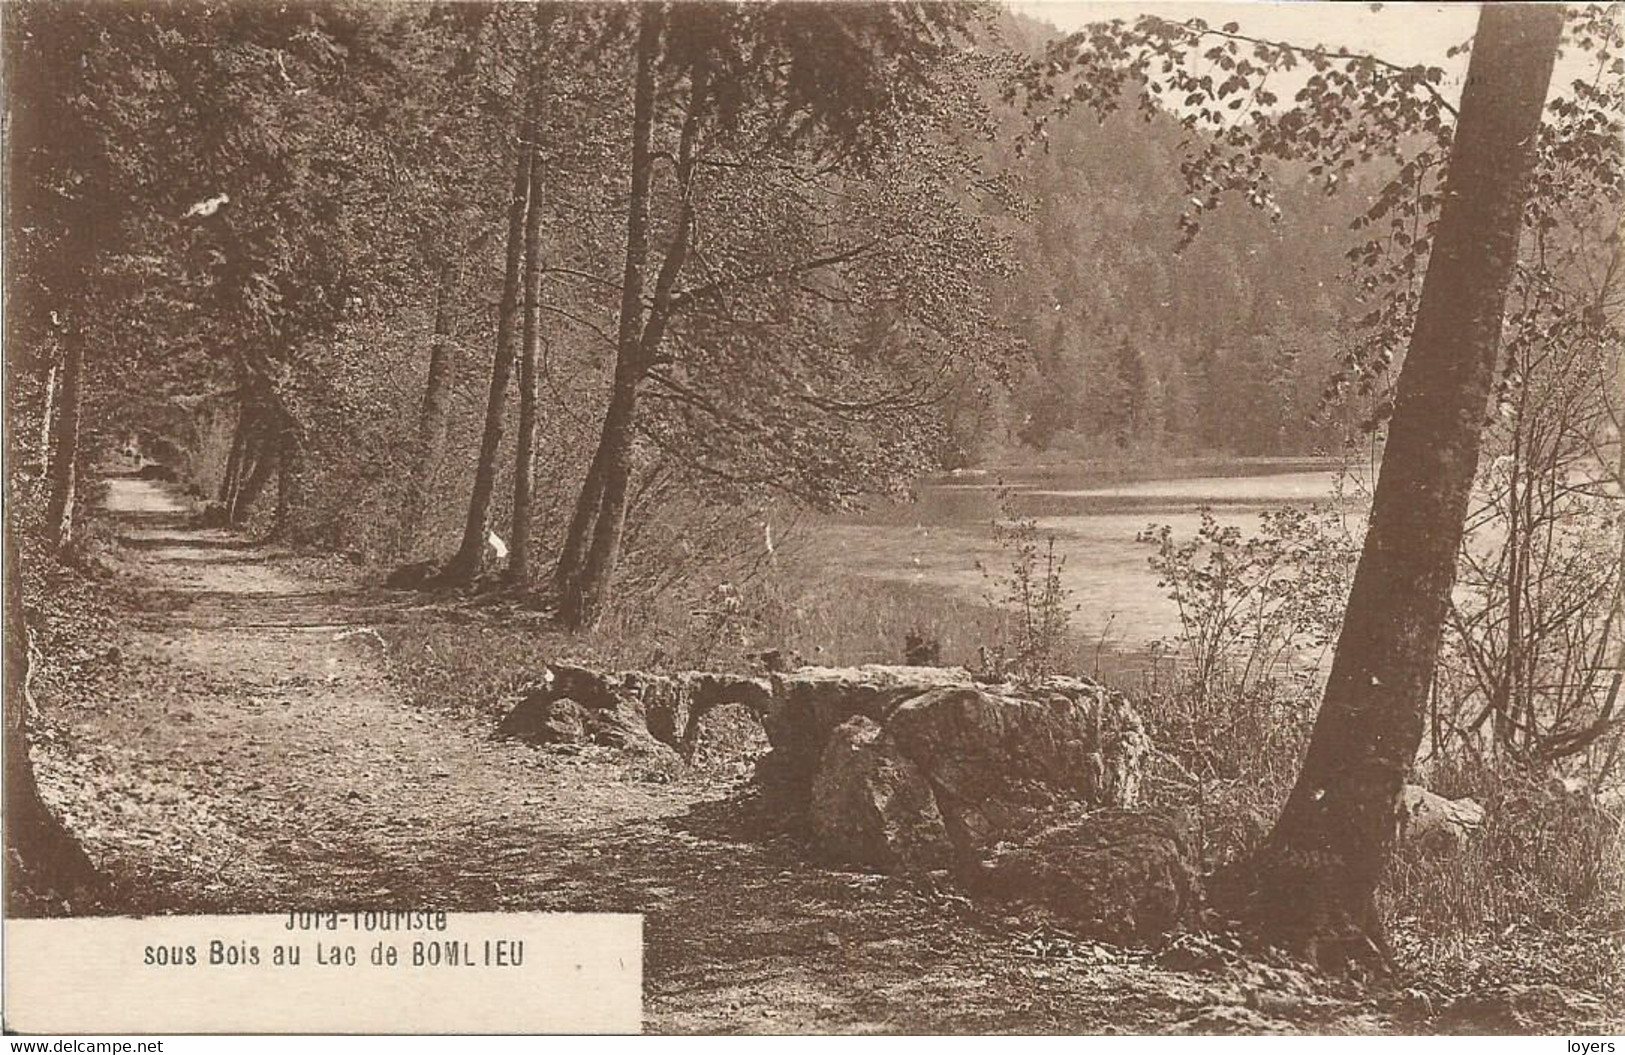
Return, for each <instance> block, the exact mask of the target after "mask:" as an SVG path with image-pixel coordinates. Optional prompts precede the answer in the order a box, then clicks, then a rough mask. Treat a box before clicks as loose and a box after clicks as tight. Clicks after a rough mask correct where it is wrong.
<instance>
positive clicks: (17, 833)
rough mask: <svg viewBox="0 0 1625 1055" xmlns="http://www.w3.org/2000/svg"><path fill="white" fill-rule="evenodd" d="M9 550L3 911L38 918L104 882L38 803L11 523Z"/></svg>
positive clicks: (7, 532)
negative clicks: (45, 908)
mask: <svg viewBox="0 0 1625 1055" xmlns="http://www.w3.org/2000/svg"><path fill="white" fill-rule="evenodd" d="M5 547H6V554H5V563H6V574H5V580H6V582H5V605H6V630H5V635H6V688H5V695H6V702H5V721H6V734H5V746H6V750H5V765H6V778H5V794H6V823H5V849H6V866H7V867H6V870H5V878H6V890H5V911H6V915H8V916H16V915H31V914H34V913H36V912H38V911H39V909H40V908H41V907H42V906H44V905H52V906H53V907H58V908H59V907H60V905H61V902H62V900H63V899H64V898H65V897H67V898H76V897H78V896H79V895H80V894H81V893H88V892H91V891H93V890H94V889H95V888H96V887H98V886H99V885H100V877H99V876H98V874H97V872H96V868H95V866H94V865H93V864H91V862H90V858H89V857H87V856H86V855H85V851H84V849H83V848H82V847H80V845H79V843H78V841H77V840H75V839H74V837H73V836H72V835H71V834H69V832H68V830H67V829H66V828H64V827H63V826H62V822H61V821H60V820H58V819H57V818H56V816H55V815H54V814H52V813H51V811H50V809H49V808H48V807H47V806H46V805H45V802H44V801H43V800H42V799H41V798H40V794H39V785H38V783H37V782H36V781H35V778H34V762H33V759H32V758H31V757H30V756H29V753H28V747H29V729H28V719H29V715H28V711H29V700H28V690H27V685H28V675H29V662H30V656H29V648H28V625H27V623H26V621H25V620H24V617H23V596H22V578H21V575H20V574H19V567H18V555H17V545H16V541H15V540H14V538H13V536H12V531H11V520H10V518H9V517H8V518H7V520H6V526H5Z"/></svg>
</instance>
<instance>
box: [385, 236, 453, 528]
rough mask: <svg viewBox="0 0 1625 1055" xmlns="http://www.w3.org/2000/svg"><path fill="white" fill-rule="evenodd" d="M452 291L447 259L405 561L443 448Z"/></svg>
mask: <svg viewBox="0 0 1625 1055" xmlns="http://www.w3.org/2000/svg"><path fill="white" fill-rule="evenodd" d="M456 291H457V261H456V260H455V259H452V258H448V259H447V260H446V261H445V262H444V263H442V264H441V266H440V272H439V276H438V279H437V281H436V283H435V297H434V335H433V336H432V337H431V338H430V343H429V378H428V381H427V382H426V383H425V385H424V388H423V405H422V407H421V408H420V409H419V411H418V427H417V432H416V434H415V435H414V437H413V444H412V464H411V470H410V471H411V477H410V479H409V480H408V481H407V485H406V498H405V500H404V501H403V502H402V503H401V521H400V524H399V527H398V531H399V542H398V544H397V548H398V549H399V550H400V551H401V553H402V554H403V555H405V556H407V557H410V556H411V555H412V553H413V551H414V550H416V549H417V546H418V540H419V535H420V533H421V532H422V530H423V521H424V518H425V516H426V515H427V512H428V505H429V492H430V489H431V488H432V487H433V486H434V474H435V467H436V466H437V465H438V464H439V462H440V451H441V448H443V447H444V446H445V445H446V424H447V418H448V416H449V415H448V409H449V398H450V395H451V363H452V354H451V352H452V348H451V305H452V300H453V298H454V297H455V295H456Z"/></svg>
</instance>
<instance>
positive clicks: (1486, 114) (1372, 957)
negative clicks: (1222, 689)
mask: <svg viewBox="0 0 1625 1055" xmlns="http://www.w3.org/2000/svg"><path fill="white" fill-rule="evenodd" d="M1562 24H1563V10H1562V8H1561V7H1558V6H1556V5H1537V4H1528V5H1524V4H1488V5H1485V6H1484V8H1483V11H1482V14H1481V15H1480V16H1479V25H1478V34H1477V37H1476V38H1475V40H1474V43H1473V51H1472V61H1471V65H1470V66H1469V68H1468V73H1467V83H1466V88H1465V90H1464V91H1463V94H1462V102H1461V113H1460V119H1459V122H1458V124H1457V128H1456V138H1455V145H1454V147H1453V148H1452V151H1451V157H1450V167H1449V172H1448V184H1449V185H1448V193H1447V194H1446V196H1445V199H1444V207H1443V209H1442V211H1441V214H1440V217H1439V225H1438V235H1437V241H1436V243H1435V249H1434V253H1433V257H1432V259H1431V260H1430V261H1429V263H1428V271H1427V277H1426V279H1425V280H1424V283H1423V287H1422V299H1421V304H1420V306H1419V309H1418V312H1417V318H1416V328H1415V331H1414V332H1413V334H1412V336H1411V343H1410V349H1409V352H1408V354H1407V356H1406V359H1405V364H1404V368H1403V370H1402V371H1401V374H1400V377H1399V382H1398V389H1397V393H1396V399H1395V405H1394V414H1393V419H1392V422H1391V423H1390V427H1389V438H1388V445H1387V450H1386V452H1385V454H1384V457H1383V461H1382V471H1381V474H1380V476H1379V478H1378V481H1377V489H1376V494H1375V496H1374V498H1373V504H1372V513H1371V527H1370V530H1369V532H1368V534H1367V535H1366V542H1365V549H1364V551H1363V552H1362V553H1361V556H1360V564H1359V568H1358V570H1357V571H1356V573H1355V577H1354V585H1353V590H1352V592H1351V594H1350V597H1349V605H1348V613H1347V616H1346V618H1345V620H1344V622H1343V630H1342V634H1341V636H1340V637H1339V639H1338V643H1337V652H1336V655H1335V657H1334V659H1333V662H1332V671H1331V675H1330V679H1329V681H1328V683H1327V687H1326V695H1325V699H1324V702H1323V703H1322V705H1321V709H1320V713H1319V716H1318V718H1317V720H1316V722H1315V729H1314V735H1313V737H1312V739H1311V741H1310V745H1309V751H1308V755H1307V757H1306V758H1305V760H1304V764H1303V770H1302V772H1301V773H1300V774H1299V777H1298V782H1297V784H1296V786H1295V787H1294V788H1293V791H1292V795H1291V797H1290V798H1289V799H1288V801H1287V804H1286V806H1285V808H1284V809H1283V811H1282V813H1281V816H1280V818H1279V820H1277V821H1276V824H1275V828H1274V830H1273V831H1272V832H1271V834H1270V837H1269V838H1268V840H1267V841H1266V843H1265V845H1264V846H1263V847H1262V848H1261V849H1260V850H1259V852H1258V853H1257V854H1255V855H1254V856H1253V857H1252V858H1251V859H1250V860H1247V861H1245V862H1243V863H1242V864H1241V865H1240V866H1239V867H1237V868H1235V869H1232V870H1231V871H1230V872H1229V873H1227V874H1226V875H1223V876H1220V877H1219V878H1218V881H1217V882H1216V883H1215V887H1214V894H1215V900H1216V902H1217V903H1218V904H1219V905H1220V906H1221V907H1225V908H1228V909H1229V910H1231V911H1232V912H1233V913H1234V914H1235V915H1236V917H1237V918H1238V920H1239V921H1241V922H1242V923H1244V924H1245V925H1246V926H1247V928H1248V929H1250V930H1251V931H1252V932H1253V933H1254V935H1255V936H1256V937H1259V938H1261V939H1263V940H1265V941H1267V942H1268V943H1270V944H1273V945H1277V946H1280V947H1283V948H1287V949H1289V950H1292V951H1294V952H1295V953H1297V954H1299V955H1302V956H1305V957H1307V958H1309V959H1311V960H1314V961H1316V962H1318V963H1320V964H1321V965H1322V966H1326V967H1333V968H1337V967H1343V966H1347V965H1351V964H1359V965H1364V966H1370V967H1375V968H1378V969H1380V968H1382V967H1384V966H1386V965H1387V964H1388V963H1389V958H1388V955H1387V947H1386V941H1385V940H1384V936H1383V932H1382V927H1381V923H1380V921H1379V920H1378V917H1377V913H1376V908H1375V904H1374V899H1373V895H1374V893H1375V891H1376V887H1377V884H1378V882H1379V880H1380V879H1381V877H1382V874H1383V871H1384V869H1385V868H1386V867H1387V864H1388V858H1389V854H1390V851H1391V849H1392V846H1393V839H1394V835H1395V822H1396V817H1397V806H1398V801H1399V794H1400V789H1401V787H1402V786H1403V784H1404V781H1405V778H1406V776H1407V774H1408V773H1409V771H1410V768H1411V765H1412V763H1413V761H1414V759H1415V756H1416V751H1417V748H1418V746H1419V745H1420V743H1421V737H1422V727H1423V719H1424V711H1425V706H1426V699H1427V690H1428V685H1429V682H1430V680H1431V678H1432V675H1433V669H1434V663H1435V660H1436V657H1437V652H1438V646H1439V637H1440V629H1441V626H1442V624H1443V620H1444V617H1445V613H1446V611H1447V606H1448V603H1449V595H1450V589H1451V586H1452V584H1453V582H1454V580H1455V571H1456V559H1457V553H1458V550H1459V548H1460V545H1461V536H1462V530H1463V521H1464V518H1465V516H1466V512H1467V504H1468V497H1469V494H1470V492H1471V489H1472V483H1473V477H1474V473H1475V471H1476V469H1477V465H1478V451H1479V441H1480V436H1481V432H1482V430H1483V423H1484V411H1485V405H1486V403H1487V400H1488V398H1489V395H1490V391H1491V387H1492V384H1493V380H1494V376H1495V360H1496V354H1497V351H1498V346H1499V344H1500V335H1501V315H1502V310H1503V307H1504V303H1505V299H1506V290H1507V286H1508V283H1509V282H1510V280H1511V277H1512V273H1513V267H1514V264H1515V262H1516V256H1517V249H1518V238H1519V234H1520V228H1521V224H1522V215H1523V209H1524V204H1525V201H1526V199H1527V187H1526V183H1527V177H1528V173H1529V168H1530V164H1531V159H1532V156H1533V144H1534V141H1535V137H1536V134H1537V132H1538V129H1539V126H1540V115H1541V110H1542V108H1543V105H1544V102H1545V98H1546V90H1547V85H1548V82H1549V81H1550V78H1551V72H1552V65H1553V61H1554V58H1555V56H1556V52H1557V43H1558V37H1559V33H1560V31H1561V29H1562Z"/></svg>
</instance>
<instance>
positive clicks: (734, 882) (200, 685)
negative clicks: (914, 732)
mask: <svg viewBox="0 0 1625 1055" xmlns="http://www.w3.org/2000/svg"><path fill="white" fill-rule="evenodd" d="M109 484H110V486H109V494H108V498H107V511H108V513H109V514H111V515H112V516H113V517H114V518H115V520H116V522H117V524H118V525H119V532H120V535H121V538H122V547H121V548H122V552H123V553H124V554H125V555H126V560H125V570H126V571H127V572H128V575H127V577H126V581H127V583H128V585H129V586H131V587H132V588H133V589H134V590H135V591H136V596H137V598H138V604H137V605H136V606H135V608H134V610H133V611H132V613H131V619H130V623H129V625H128V626H127V627H126V634H125V640H124V642H123V645H122V654H121V655H120V656H119V657H118V667H119V671H120V673H119V675H118V683H117V684H118V691H117V692H115V693H113V694H111V698H110V702H101V703H97V704H94V705H92V704H80V705H77V706H75V705H71V704H64V705H62V706H60V707H59V708H57V713H55V714H53V716H52V723H51V724H52V726H53V728H54V730H55V735H54V737H53V738H51V739H50V740H48V741H47V743H46V745H45V747H44V749H43V751H42V758H41V760H40V761H41V771H42V774H43V776H42V781H43V782H44V784H45V790H46V793H47V795H48V797H49V798H51V799H52V801H53V803H54V804H55V805H56V806H57V808H58V809H60V810H61V811H62V812H63V813H64V815H65V816H66V819H67V820H68V822H69V823H70V825H71V826H72V827H73V828H74V829H75V830H76V831H78V832H79V833H80V834H81V836H82V837H83V838H84V840H85V842H86V845H87V847H88V848H89V849H90V851H91V852H92V855H93V856H94V857H96V858H97V860H98V861H100V862H102V863H103V864H104V866H105V867H107V868H108V869H109V870H110V871H111V872H112V873H114V874H115V875H116V876H118V877H119V878H120V879H121V880H123V881H124V886H125V888H126V889H128V890H132V891H137V892H139V893H138V894H136V895H135V903H133V904H131V905H129V906H128V908H129V909H130V910H134V911H143V912H176V911H190V912H202V911H230V912H244V911H278V910H286V909H288V908H324V907H341V906H342V907H351V908H353V907H379V908H384V907H442V908H449V909H462V910H485V909H532V910H576V911H589V910H598V911H633V912H642V913H644V914H645V934H646V942H647V948H646V955H645V977H646V992H645V1014H646V1026H647V1028H649V1029H651V1030H662V1031H679V1032H689V1031H731V1030H748V1031H775V1030H785V1031H793V1032H806V1031H818V1032H831V1031H842V1032H870V1031H894V1030H910V1031H950V1032H958V1031H1000V1030H1021V1031H1066V1032H1101V1031H1147V1030H1151V1031H1163V1030H1167V1029H1171V1028H1179V1027H1180V1026H1181V1024H1182V1023H1183V1024H1184V1025H1186V1026H1194V1027H1195V1028H1198V1029H1204V1030H1210V1029H1224V1028H1244V1029H1251V1030H1257V1029H1326V1028H1334V1029H1373V1028H1384V1027H1387V1028H1393V1027H1394V1025H1395V1023H1393V1022H1392V1021H1388V1020H1387V1016H1386V1015H1377V1014H1376V1012H1375V1011H1374V1009H1373V1006H1372V1005H1365V1004H1349V1003H1343V1002H1338V1001H1332V1002H1328V1001H1327V1000H1326V999H1325V997H1324V996H1323V995H1316V994H1315V993H1313V992H1311V991H1309V990H1308V989H1304V988H1303V987H1302V986H1296V990H1302V991H1301V992H1297V991H1296V990H1295V986H1294V983H1292V982H1291V981H1290V980H1287V981H1282V980H1280V979H1276V980H1275V981H1266V982H1263V983H1260V982H1258V980H1257V979H1254V980H1253V981H1252V982H1249V981H1247V980H1246V979H1237V978H1231V977H1222V978H1213V977H1209V978H1203V977H1200V976H1193V975H1183V974H1171V973H1168V972H1165V971H1161V970H1158V969H1156V968H1155V967H1154V966H1152V965H1151V963H1150V962H1149V959H1148V957H1146V956H1135V955H1128V954H1123V953H1121V952H1118V951H1112V950H1106V949H1104V948H1099V947H1094V946H1088V945H1073V944H1069V943H1067V942H1065V941H1060V942H1057V941H1055V940H1053V939H1051V938H1049V937H1046V936H1045V935H1043V934H1041V933H1038V927H1037V924H1035V923H1034V922H1033V921H1031V920H1028V919H1024V918H1016V917H1007V916H1001V915H999V914H998V913H996V912H995V913H992V914H989V913H988V912H987V911H986V910H985V909H973V908H972V907H971V906H970V905H968V904H967V903H966V902H964V901H963V900H962V899H959V898H956V897H953V896H951V895H947V894H943V893H939V892H937V891H934V890H930V889H921V888H918V887H916V886H915V885H914V884H912V883H910V882H908V881H904V880H898V879H884V878H881V877H876V876H868V875H859V874H855V873H842V872H834V871H829V870H825V869H820V868H817V867H813V866H811V865H809V864H808V863H806V860H805V857H804V855H803V854H801V853H800V852H799V851H798V848H797V847H795V846H794V845H793V844H791V843H789V842H787V841H785V840H778V841H772V840H769V841H767V842H765V843H764V842H761V841H757V840H752V839H748V838H745V837H743V836H742V835H741V834H740V830H739V826H738V824H737V822H736V819H735V818H736V814H737V810H735V809H734V808H733V807H732V806H731V805H729V804H727V803H724V802H722V801H720V800H721V799H722V798H723V796H724V795H726V794H727V792H728V789H727V788H718V787H715V786H706V785H704V784H700V783H697V782H692V781H678V782H676V783H672V784H650V783H646V782H644V781H641V780H638V779H636V778H635V777H634V776H632V775H630V772H629V770H628V768H627V767H626V766H624V765H618V764H613V763H610V762H603V761H587V762H583V761H581V760H580V759H572V758H569V757H565V756H561V755H556V754H549V753H546V752H541V751H537V750H535V749H532V748H530V747H527V746H524V745H522V744H517V743H513V742H508V741H502V740H496V739H493V738H492V737H491V735H490V728H489V726H488V725H486V724H484V723H480V722H478V721H477V720H476V719H474V718H472V717H468V718H463V717H458V716H457V715H455V714H452V713H450V712H448V711H442V710H433V709H422V708H415V707H413V706H411V705H410V704H408V703H407V702H406V701H405V700H404V698H403V697H402V696H401V694H400V693H398V692H397V691H395V689H394V688H393V687H392V686H391V685H390V684H389V682H388V680H387V679H386V677H385V673H384V666H383V664H382V662H381V661H380V659H379V656H378V650H379V648H380V646H381V642H380V640H379V639H378V637H377V636H376V634H375V633H374V631H373V630H372V629H371V628H372V627H375V626H377V625H379V624H380V623H383V622H387V621H389V620H391V619H393V618H399V616H400V613H399V607H400V605H401V604H402V602H401V601H400V600H399V599H397V598H392V597H391V598H386V597H380V596H379V595H376V594H371V593H368V592H366V591H357V590H353V589H347V588H340V587H333V586H329V585H318V584H314V583H312V582H310V581H307V580H306V579H305V578H302V577H301V576H299V575H298V574H296V573H295V572H293V571H292V570H290V569H289V568H288V567H287V566H286V563H285V562H279V561H278V560H277V559H275V555H274V554H270V553H267V552H266V551H264V550H259V549H254V548H248V547H246V546H245V545H244V544H243V542H242V541H241V540H240V539H239V538H237V537H236V536H234V535H232V534H229V533H227V532H222V531H205V530H197V529H194V528H190V527H187V526H186V518H185V516H184V508H183V506H182V504H181V503H180V502H178V501H177V500H175V499H174V498H172V497H171V496H170V495H169V494H168V493H167V492H166V490H165V489H163V488H162V487H160V486H159V485H156V484H153V483H150V482H147V481H141V480H136V479H131V478H115V479H112V480H111V481H109ZM470 633H471V634H477V633H478V630H477V628H471V630H470ZM470 647H478V645H477V642H471V645H470ZM538 658H539V660H540V657H538ZM1260 985H1262V986H1264V987H1265V988H1269V989H1270V990H1271V991H1272V992H1273V993H1276V995H1275V996H1272V999H1275V1000H1277V1003H1276V1004H1273V1005H1270V1006H1271V1007H1272V1008H1273V1009H1274V1012H1273V1013H1275V1014H1276V1015H1277V1017H1271V1016H1270V1015H1267V1014H1264V1013H1261V1012H1259V1011H1258V1010H1256V1009H1255V1008H1251V1007H1248V1006H1246V1005H1247V1004H1248V1003H1249V1002H1251V1003H1253V1004H1255V1005H1256V1004H1258V1003H1259V998H1258V996H1257V993H1258V991H1259V987H1260ZM1280 1001H1287V1003H1286V1004H1285V1005H1282V1004H1281V1003H1279V1002H1280ZM1283 1007H1285V1008H1286V1010H1283V1009H1282V1008H1283ZM1215 1016H1218V1017H1215ZM1280 1016H1284V1017H1280ZM1410 1028H1417V1027H1416V1026H1415V1025H1412V1026H1411V1027H1410Z"/></svg>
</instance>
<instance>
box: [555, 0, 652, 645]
mask: <svg viewBox="0 0 1625 1055" xmlns="http://www.w3.org/2000/svg"><path fill="white" fill-rule="evenodd" d="M639 19H640V22H639V25H638V44H637V57H638V70H637V78H636V80H635V82H634V84H633V90H632V187H631V193H630V194H629V195H628V197H627V205H626V262H625V266H624V268H623V271H622V275H621V314H620V326H619V330H618V332H617V334H616V341H615V347H616V359H615V381H614V387H613V388H612V389H611V391H610V401H609V409H608V411H607V412H606V413H605V415H604V430H603V433H602V434H601V435H600V437H599V440H598V449H597V451H596V452H595V454H594V455H593V460H592V465H591V466H590V467H589V468H588V470H587V477H586V480H585V481H584V482H583V483H582V485H581V494H580V495H579V496H578V497H577V499H576V509H575V515H574V516H573V517H572V518H571V520H570V530H569V532H568V533H567V534H566V535H565V538H564V549H563V550H562V551H561V552H560V554H559V563H558V566H557V568H556V569H555V570H554V572H553V589H554V592H555V593H557V594H558V598H559V619H560V621H561V622H563V623H564V624H565V625H566V626H571V627H580V626H582V625H584V623H585V622H586V621H585V620H584V619H583V612H582V607H581V594H580V580H581V577H582V575H583V573H584V571H585V566H586V560H587V553H588V549H589V547H590V546H591V545H592V540H593V536H594V533H595V529H596V527H597V523H598V514H599V510H600V508H601V507H602V505H603V498H604V489H605V484H606V483H607V482H608V479H609V477H610V476H611V475H612V472H611V463H612V462H613V461H614V459H615V454H616V447H617V446H618V445H620V444H621V443H623V442H624V443H626V444H627V445H628V447H629V445H630V443H631V427H632V411H633V410H634V409H635V403H636V400H637V382H638V381H639V380H640V379H641V370H638V371H636V372H635V373H634V371H633V369H632V368H633V367H634V366H635V365H636V364H635V359H636V356H637V349H638V345H639V337H640V335H641V333H642V330H643V285H644V268H645V266H646V264H647V257H648V254H649V184H650V177H651V175H652V174H653V170H654V161H653V146H652V139H653V135H654V112H655V59H656V57H657V55H658V52H659V49H660V17H659V13H658V11H657V10H656V9H655V8H654V7H653V6H645V7H643V8H641V9H640V10H639Z"/></svg>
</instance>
